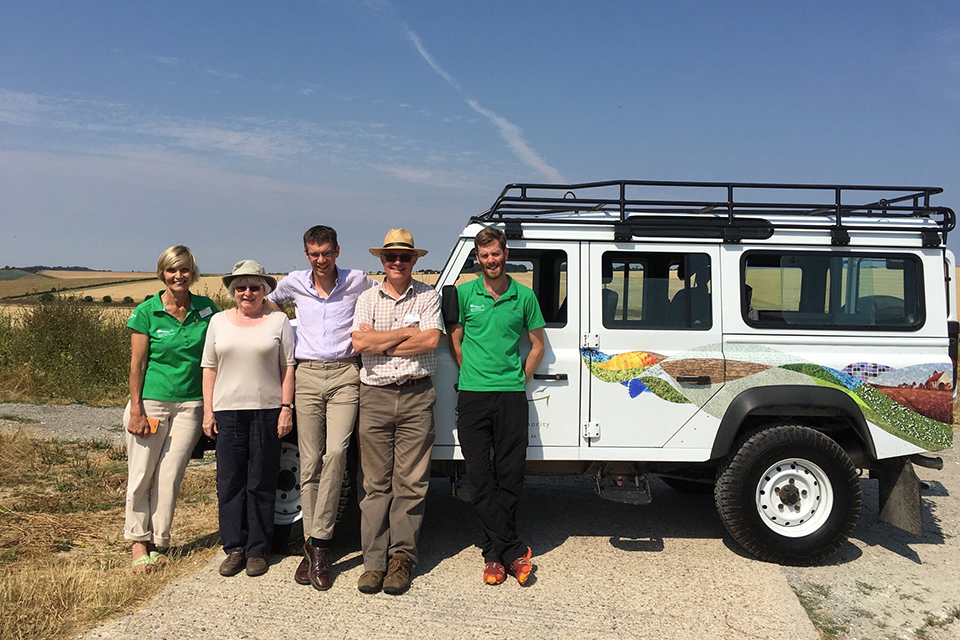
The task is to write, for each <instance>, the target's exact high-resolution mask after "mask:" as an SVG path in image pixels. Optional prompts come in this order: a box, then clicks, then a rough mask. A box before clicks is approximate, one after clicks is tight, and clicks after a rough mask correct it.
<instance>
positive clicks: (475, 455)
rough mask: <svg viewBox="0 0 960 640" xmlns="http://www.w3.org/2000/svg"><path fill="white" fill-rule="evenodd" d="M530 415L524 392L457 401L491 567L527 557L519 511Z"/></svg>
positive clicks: (469, 395)
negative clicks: (491, 452)
mask: <svg viewBox="0 0 960 640" xmlns="http://www.w3.org/2000/svg"><path fill="white" fill-rule="evenodd" d="M529 412H530V409H529V407H528V405H527V394H526V392H524V391H461V392H460V395H459V398H458V399H457V434H458V435H459V438H460V449H461V451H462V452H463V458H464V460H465V461H466V463H467V481H468V482H469V484H470V493H471V495H472V496H473V509H474V511H476V513H477V516H479V517H480V524H481V525H482V526H483V533H484V540H483V545H482V549H483V559H484V561H485V562H500V563H502V564H504V565H507V566H509V565H510V563H511V562H513V561H514V560H515V559H516V558H519V557H520V556H523V555H526V553H527V545H526V544H524V542H523V541H522V540H520V536H518V535H517V506H518V504H519V502H520V491H521V489H522V488H523V475H524V466H525V463H526V460H527V419H528V416H529ZM491 447H492V448H493V459H492V460H491V459H490V449H491Z"/></svg>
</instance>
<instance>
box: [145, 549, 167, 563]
mask: <svg viewBox="0 0 960 640" xmlns="http://www.w3.org/2000/svg"><path fill="white" fill-rule="evenodd" d="M149 556H150V560H151V561H152V562H151V564H167V562H168V559H167V556H166V554H164V553H160V552H159V551H157V550H156V549H154V550H153V551H151V552H150V553H149Z"/></svg>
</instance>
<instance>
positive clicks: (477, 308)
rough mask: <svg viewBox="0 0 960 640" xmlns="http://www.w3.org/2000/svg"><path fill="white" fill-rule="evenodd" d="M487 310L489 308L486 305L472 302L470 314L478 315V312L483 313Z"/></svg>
mask: <svg viewBox="0 0 960 640" xmlns="http://www.w3.org/2000/svg"><path fill="white" fill-rule="evenodd" d="M486 308H487V305H485V304H477V303H476V302H471V303H470V312H471V313H476V312H478V311H483V310H484V309H486Z"/></svg>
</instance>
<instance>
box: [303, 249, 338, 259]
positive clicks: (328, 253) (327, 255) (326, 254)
mask: <svg viewBox="0 0 960 640" xmlns="http://www.w3.org/2000/svg"><path fill="white" fill-rule="evenodd" d="M336 255H337V252H336V251H334V250H333V249H331V250H329V251H322V252H321V251H310V252H309V253H307V257H308V258H310V259H311V260H319V259H320V256H323V258H324V259H325V260H329V259H330V258H333V257H335V256H336Z"/></svg>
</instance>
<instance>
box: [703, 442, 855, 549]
mask: <svg viewBox="0 0 960 640" xmlns="http://www.w3.org/2000/svg"><path fill="white" fill-rule="evenodd" d="M714 496H715V500H716V504H717V511H718V512H719V514H720V519H721V521H723V525H724V527H726V529H727V531H728V532H729V533H730V535H731V536H732V537H733V539H734V540H736V541H737V543H738V544H740V546H742V547H743V548H744V549H746V550H747V551H748V552H749V553H750V554H752V555H754V556H756V557H757V558H758V559H760V560H763V561H766V562H776V563H779V564H789V565H807V564H813V563H816V562H820V561H822V560H823V559H824V558H827V557H828V556H830V555H832V554H833V553H835V552H836V551H837V550H838V549H839V548H840V547H841V546H842V545H843V543H844V542H846V540H847V538H848V537H849V536H850V534H851V533H852V532H853V529H854V527H855V526H856V524H857V519H858V518H859V517H860V481H859V479H858V476H857V470H856V468H855V467H854V466H853V463H852V462H851V461H850V458H849V457H848V456H847V454H846V453H845V452H844V451H843V449H842V448H841V447H840V445H838V444H837V443H836V442H835V441H833V440H832V439H830V438H828V437H827V436H826V435H824V434H822V433H820V432H819V431H816V430H814V429H810V428H808V427H802V426H798V425H780V426H775V427H771V428H768V429H764V430H763V431H759V432H757V433H754V434H752V435H750V436H748V437H747V438H746V439H745V440H744V441H743V442H742V443H741V445H740V447H739V449H737V450H736V451H735V452H734V453H733V454H732V456H731V457H730V458H729V459H728V461H727V462H726V464H725V465H724V466H722V467H721V469H720V472H719V475H718V477H717V484H716V490H715V493H714Z"/></svg>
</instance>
